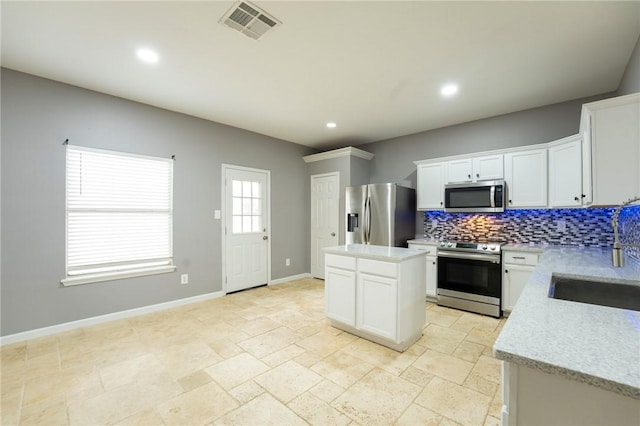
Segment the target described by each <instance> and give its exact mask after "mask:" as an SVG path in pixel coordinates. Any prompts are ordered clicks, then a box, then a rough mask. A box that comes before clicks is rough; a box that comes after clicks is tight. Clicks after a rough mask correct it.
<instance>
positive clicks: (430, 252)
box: [409, 244, 438, 256]
mask: <svg viewBox="0 0 640 426" xmlns="http://www.w3.org/2000/svg"><path fill="white" fill-rule="evenodd" d="M409 248H410V249H414V250H424V251H426V252H427V256H435V255H436V250H438V248H437V247H434V246H428V245H426V244H409Z"/></svg>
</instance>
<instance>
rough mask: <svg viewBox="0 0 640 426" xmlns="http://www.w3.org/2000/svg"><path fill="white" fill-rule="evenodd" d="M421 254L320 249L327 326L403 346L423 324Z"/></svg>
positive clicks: (418, 334) (413, 339)
mask: <svg viewBox="0 0 640 426" xmlns="http://www.w3.org/2000/svg"><path fill="white" fill-rule="evenodd" d="M424 264H425V256H415V255H414V256H413V257H410V258H408V259H406V260H401V261H397V262H396V261H389V262H387V261H382V260H375V259H369V258H360V257H357V256H356V255H354V256H339V255H335V254H329V253H328V254H326V258H325V313H326V315H327V317H328V318H329V319H331V325H333V326H334V327H336V328H339V329H341V330H345V331H347V332H349V333H352V334H355V335H357V336H360V337H363V338H365V339H368V340H371V341H373V342H376V343H379V344H381V345H384V346H387V347H390V348H392V349H395V350H397V351H404V350H406V349H407V348H408V347H409V346H411V345H412V344H413V343H415V342H416V341H417V340H418V339H419V338H420V337H421V336H422V327H423V326H424V323H425V309H424V308H425V305H424V300H425V286H424V281H425V267H424Z"/></svg>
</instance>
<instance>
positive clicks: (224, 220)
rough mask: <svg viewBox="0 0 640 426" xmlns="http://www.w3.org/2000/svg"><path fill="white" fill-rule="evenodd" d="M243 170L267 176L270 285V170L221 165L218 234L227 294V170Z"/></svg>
mask: <svg viewBox="0 0 640 426" xmlns="http://www.w3.org/2000/svg"><path fill="white" fill-rule="evenodd" d="M231 169H233V170H244V171H248V172H256V173H265V174H266V175H267V188H266V189H267V194H268V197H267V206H266V209H267V212H268V214H267V224H266V227H267V235H268V236H269V240H268V241H267V285H271V170H263V169H256V168H253V167H244V166H236V165H233V164H225V163H222V178H221V179H220V198H221V201H222V202H221V206H222V209H221V218H220V219H221V220H220V228H221V229H220V232H221V235H222V238H221V239H220V240H221V243H222V246H221V252H222V268H221V269H222V277H221V278H222V292H223V293H224V294H227V279H226V278H227V250H226V247H227V246H226V244H227V232H226V224H227V218H226V211H227V209H226V207H227V193H226V184H225V183H226V182H225V180H226V177H227V171H228V170H231Z"/></svg>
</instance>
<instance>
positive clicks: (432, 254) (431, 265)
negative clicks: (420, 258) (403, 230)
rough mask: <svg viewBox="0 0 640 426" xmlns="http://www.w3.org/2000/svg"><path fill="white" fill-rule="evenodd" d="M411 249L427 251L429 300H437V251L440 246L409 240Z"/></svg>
mask: <svg viewBox="0 0 640 426" xmlns="http://www.w3.org/2000/svg"><path fill="white" fill-rule="evenodd" d="M409 248H410V249H417V250H424V251H426V252H427V258H426V259H427V266H426V281H427V282H426V292H427V300H434V301H435V300H436V297H437V291H438V258H437V257H436V253H437V250H438V246H437V245H435V244H432V243H429V244H424V243H411V242H409Z"/></svg>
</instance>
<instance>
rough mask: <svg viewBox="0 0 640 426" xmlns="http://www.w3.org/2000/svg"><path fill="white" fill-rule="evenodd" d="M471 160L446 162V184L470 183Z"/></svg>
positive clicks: (462, 159)
mask: <svg viewBox="0 0 640 426" xmlns="http://www.w3.org/2000/svg"><path fill="white" fill-rule="evenodd" d="M472 173H473V160H472V159H471V158H460V159H458V160H451V161H447V183H458V182H472V181H473V179H472V178H471V176H472Z"/></svg>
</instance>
